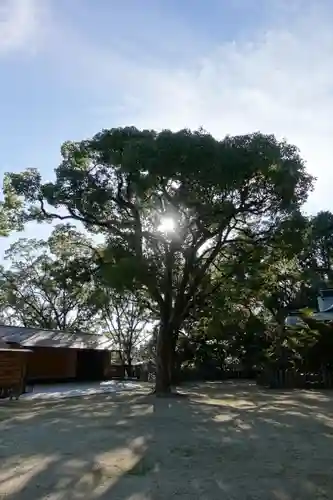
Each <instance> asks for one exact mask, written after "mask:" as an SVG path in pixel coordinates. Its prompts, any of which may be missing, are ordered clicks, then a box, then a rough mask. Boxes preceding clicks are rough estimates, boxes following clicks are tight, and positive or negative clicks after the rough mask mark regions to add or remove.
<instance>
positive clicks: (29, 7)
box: [0, 0, 48, 55]
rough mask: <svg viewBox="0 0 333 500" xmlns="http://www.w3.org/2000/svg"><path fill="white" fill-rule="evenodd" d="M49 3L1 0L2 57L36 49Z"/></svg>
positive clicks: (0, 35) (0, 52)
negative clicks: (17, 51) (22, 50)
mask: <svg viewBox="0 0 333 500" xmlns="http://www.w3.org/2000/svg"><path fill="white" fill-rule="evenodd" d="M47 1H48V0H44V3H41V2H40V1H39V0H0V55H1V54H8V53H11V52H12V51H16V50H21V49H24V51H27V50H28V51H31V50H34V49H35V48H36V42H37V41H38V40H39V39H40V35H41V33H42V15H43V13H44V11H45V7H46V3H47Z"/></svg>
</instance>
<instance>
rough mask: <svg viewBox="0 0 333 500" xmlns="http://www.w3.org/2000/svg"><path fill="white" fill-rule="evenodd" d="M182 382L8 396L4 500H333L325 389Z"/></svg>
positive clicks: (331, 433)
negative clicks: (168, 388)
mask: <svg viewBox="0 0 333 500" xmlns="http://www.w3.org/2000/svg"><path fill="white" fill-rule="evenodd" d="M184 391H185V392H186V393H187V395H188V397H187V398H180V399H156V398H154V397H153V396H148V395H147V394H146V392H145V391H141V392H139V393H136V394H133V393H131V394H129V393H118V394H115V395H107V396H105V395H104V396H95V397H91V398H75V399H71V400H62V401H60V402H58V403H54V402H53V403H51V402H49V403H40V402H39V403H38V402H35V403H29V404H28V403H23V402H22V403H19V404H18V405H15V402H14V404H12V405H8V406H7V407H6V408H5V409H4V410H3V411H2V413H1V411H0V432H1V438H0V460H1V461H2V466H1V468H0V498H1V495H5V494H7V496H6V497H5V498H8V499H10V500H13V499H15V498H17V499H20V500H42V499H46V498H48V499H51V500H65V499H99V500H105V499H109V498H112V499H113V498H114V499H116V500H153V499H154V500H155V499H170V498H173V496H174V497H175V498H180V499H191V500H195V499H200V500H208V499H209V500H215V499H216V500H220V499H222V498H225V499H233V500H243V499H244V500H245V499H256V500H258V499H263V500H270V499H273V500H291V499H292V500H297V499H302V500H308V499H309V500H310V499H311V500H315V499H324V498H328V499H329V498H333V494H332V491H333V477H332V474H331V456H332V453H331V449H332V445H333V441H332V437H333V415H332V413H333V394H332V393H331V392H319V391H313V392H310V391H290V392H284V391H265V390H262V389H258V388H257V387H256V386H254V385H253V384H251V383H244V382H239V383H232V382H224V383H223V382H222V383H221V382H219V383H206V384H197V385H191V386H189V387H187V388H185V389H184ZM10 412H12V413H11V414H9V413H10ZM5 414H6V415H5ZM1 415H2V416H1Z"/></svg>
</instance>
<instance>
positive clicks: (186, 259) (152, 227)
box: [6, 127, 312, 394]
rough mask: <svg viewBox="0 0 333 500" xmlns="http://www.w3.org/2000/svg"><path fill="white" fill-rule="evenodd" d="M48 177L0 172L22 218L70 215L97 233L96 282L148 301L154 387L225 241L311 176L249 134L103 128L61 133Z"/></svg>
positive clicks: (246, 231) (289, 205)
mask: <svg viewBox="0 0 333 500" xmlns="http://www.w3.org/2000/svg"><path fill="white" fill-rule="evenodd" d="M61 151H62V157H63V160H62V162H61V164H60V165H59V167H58V168H56V170H55V174H56V178H55V180H54V181H53V182H46V183H44V182H42V179H41V174H40V173H39V172H38V171H37V170H34V169H30V170H27V171H25V172H23V173H21V174H9V175H7V176H6V189H7V190H10V193H14V194H15V196H19V197H20V198H21V199H22V200H23V205H24V212H25V213H24V217H23V219H25V220H31V219H34V220H39V221H43V220H46V221H51V220H54V219H61V220H64V219H73V220H76V221H79V222H81V223H82V224H83V225H84V226H85V228H86V229H87V230H89V231H91V232H94V233H99V234H102V235H104V237H105V244H106V247H105V251H104V253H103V254H101V255H100V256H99V258H97V259H96V271H97V269H99V271H100V272H101V273H103V276H104V278H105V282H106V284H107V283H108V284H109V285H110V286H113V284H114V280H115V279H116V281H117V280H118V282H119V277H121V279H122V281H124V280H125V279H126V282H127V285H128V286H132V287H133V286H135V287H141V288H142V289H144V290H145V292H147V294H148V295H149V297H150V299H151V300H152V301H154V303H155V304H156V305H157V307H158V311H159V318H160V328H159V332H158V336H157V346H156V352H157V356H156V358H157V375H156V388H155V389H156V393H158V394H165V393H168V392H170V389H171V375H172V373H171V372H172V366H173V362H174V359H173V358H174V352H175V346H176V341H177V336H178V332H179V330H180V328H181V326H182V324H183V322H184V320H185V318H186V317H187V316H188V314H189V313H190V311H191V308H192V307H193V304H194V303H195V301H196V297H197V295H198V294H200V290H201V285H202V283H203V282H204V280H205V276H206V274H207V272H208V271H209V269H210V268H211V266H212V265H214V263H215V261H216V259H217V257H218V256H219V255H221V253H223V251H224V249H225V248H226V247H228V246H229V245H230V242H231V241H237V242H241V241H242V240H243V239H246V241H247V244H249V242H251V244H252V246H253V247H255V246H256V245H257V244H258V243H259V241H263V240H264V239H269V238H270V237H271V235H272V234H273V233H274V231H275V230H276V229H277V227H278V226H280V225H281V224H282V223H283V222H284V221H285V220H286V219H288V218H289V217H290V216H291V214H293V213H294V212H295V211H297V210H299V207H300V205H301V204H302V203H303V202H304V201H305V200H306V197H307V193H308V190H309V189H310V188H311V185H312V178H311V177H310V176H309V175H308V174H307V173H306V171H305V166H304V164H303V162H302V160H301V158H300V156H299V154H298V150H297V148H296V147H294V146H291V145H289V144H287V143H286V142H284V141H283V142H279V141H277V140H276V139H275V137H274V136H272V135H262V134H260V133H255V134H250V135H245V136H236V137H229V136H227V137H225V138H224V139H223V140H220V141H217V140H215V139H214V138H213V137H212V136H211V135H209V134H208V133H206V132H204V131H202V130H199V131H196V132H191V131H189V130H182V131H180V132H177V133H173V132H170V131H168V130H164V131H162V132H160V133H157V132H155V131H150V130H143V131H140V130H137V129H136V128H134V127H128V128H116V129H111V130H103V131H102V132H101V133H99V134H97V135H96V136H94V137H93V138H92V139H90V140H85V141H82V142H75V143H74V142H67V143H65V144H64V145H63V147H62V150H61Z"/></svg>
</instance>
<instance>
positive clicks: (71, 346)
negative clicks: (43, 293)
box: [0, 326, 115, 383]
mask: <svg viewBox="0 0 333 500" xmlns="http://www.w3.org/2000/svg"><path fill="white" fill-rule="evenodd" d="M0 341H2V342H5V343H7V344H8V346H9V347H11V348H12V349H14V350H15V349H16V350H20V349H28V350H29V351H31V352H30V354H29V356H28V357H27V363H26V374H25V378H26V382H27V383H31V382H33V383H36V382H39V383H40V382H56V381H57V382H58V381H74V380H77V381H88V380H89V381H92V380H105V379H108V378H111V377H112V375H114V369H113V368H112V365H111V356H112V354H113V359H114V354H115V351H114V350H113V349H112V347H111V340H110V339H108V338H107V337H104V336H102V335H93V334H86V333H75V334H72V333H68V332H63V331H58V330H39V329H36V328H23V327H13V326H0Z"/></svg>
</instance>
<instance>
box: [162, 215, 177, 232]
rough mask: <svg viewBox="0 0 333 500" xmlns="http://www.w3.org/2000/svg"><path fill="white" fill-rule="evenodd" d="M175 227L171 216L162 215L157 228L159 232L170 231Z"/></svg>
mask: <svg viewBox="0 0 333 500" xmlns="http://www.w3.org/2000/svg"><path fill="white" fill-rule="evenodd" d="M175 229H176V222H175V220H174V219H173V218H172V217H162V219H161V223H160V225H159V226H158V230H159V231H161V233H172V232H173V231H174V230H175Z"/></svg>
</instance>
